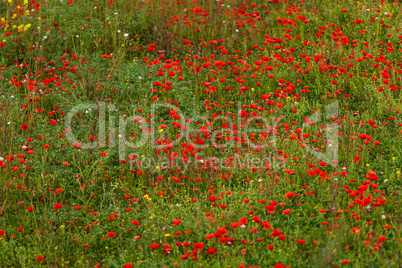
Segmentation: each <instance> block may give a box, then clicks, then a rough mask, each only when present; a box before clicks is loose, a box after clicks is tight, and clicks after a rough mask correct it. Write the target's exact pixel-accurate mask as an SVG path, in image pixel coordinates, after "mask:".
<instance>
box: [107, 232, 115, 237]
mask: <svg viewBox="0 0 402 268" xmlns="http://www.w3.org/2000/svg"><path fill="white" fill-rule="evenodd" d="M115 236H116V233H113V232H108V233H107V237H115Z"/></svg>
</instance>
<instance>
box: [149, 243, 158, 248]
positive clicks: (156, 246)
mask: <svg viewBox="0 0 402 268" xmlns="http://www.w3.org/2000/svg"><path fill="white" fill-rule="evenodd" d="M159 246H160V245H159V244H151V245H150V246H149V247H150V248H152V249H157V248H158V247H159Z"/></svg>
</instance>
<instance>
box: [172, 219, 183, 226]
mask: <svg viewBox="0 0 402 268" xmlns="http://www.w3.org/2000/svg"><path fill="white" fill-rule="evenodd" d="M172 223H173V225H174V226H176V225H179V224H180V223H181V221H180V220H173V221H172Z"/></svg>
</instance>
